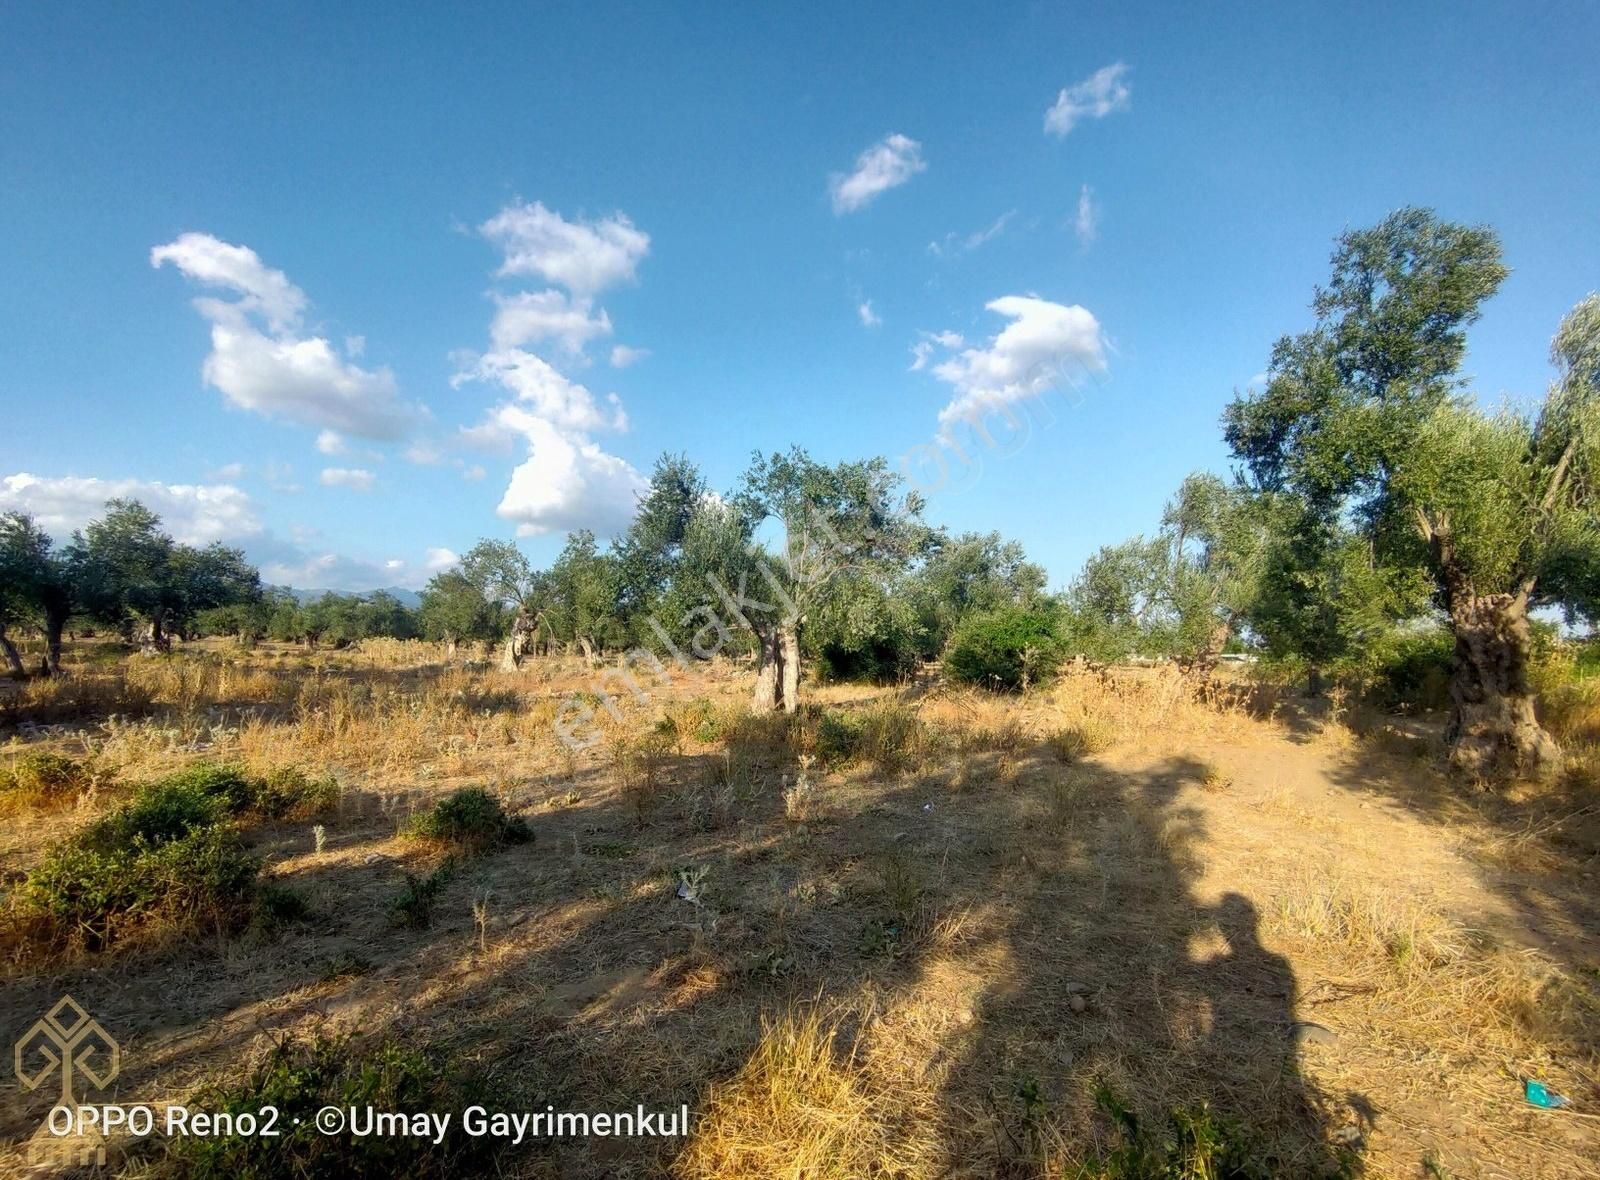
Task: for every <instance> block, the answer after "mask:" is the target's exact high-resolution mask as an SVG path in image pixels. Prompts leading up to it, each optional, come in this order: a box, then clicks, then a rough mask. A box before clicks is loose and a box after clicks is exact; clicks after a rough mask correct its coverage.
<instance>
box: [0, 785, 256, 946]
mask: <svg viewBox="0 0 1600 1180" xmlns="http://www.w3.org/2000/svg"><path fill="white" fill-rule="evenodd" d="M214 815H215V812H214V811H208V810H207V805H206V804H205V803H204V802H203V801H201V802H200V804H199V805H198V806H196V800H195V797H193V796H189V795H183V794H181V793H173V794H171V795H165V796H162V797H161V798H159V799H151V800H146V801H145V804H144V805H143V806H142V807H141V808H139V809H138V811H137V812H136V811H135V809H134V808H133V806H132V805H130V806H129V807H127V808H125V809H123V810H122V811H120V812H117V813H113V814H112V815H111V816H108V817H106V819H105V820H102V821H100V822H99V823H97V824H94V825H92V826H91V827H90V828H88V829H86V830H85V831H84V832H83V833H82V834H81V835H79V836H77V837H74V838H72V839H69V840H66V841H63V842H62V843H61V844H58V845H56V846H55V847H54V848H53V849H51V850H50V852H48V853H47V854H46V855H45V858H44V860H43V861H42V862H41V863H40V864H39V866H38V867H37V868H35V869H34V870H33V871H32V872H31V873H29V874H28V876H27V879H26V880H25V881H23V883H22V884H21V885H20V886H19V887H18V888H17V891H16V893H15V894H14V895H13V898H12V907H13V912H14V914H15V916H16V917H17V918H18V919H20V920H21V922H22V924H23V926H24V929H25V931H26V932H27V934H28V935H30V937H31V941H35V942H42V943H45V944H48V945H54V946H58V947H60V946H70V945H81V946H83V947H84V948H86V949H88V950H103V949H106V948H108V947H110V946H111V945H113V944H114V943H116V942H118V941H121V940H123V939H125V938H126V937H127V936H128V935H129V934H131V933H133V932H134V931H135V930H138V929H140V928H144V927H149V926H152V925H166V926H171V927H173V928H180V929H192V928H196V927H205V926H215V927H217V928H232V927H236V926H238V925H240V924H242V923H243V922H244V921H245V920H246V919H247V918H248V916H249V912H250V902H251V898H252V895H253V893H254V889H255V884H256V876H257V874H258V873H259V871H260V868H261V863H260V861H258V860H257V859H256V858H255V857H253V856H251V855H250V854H249V853H248V852H247V851H246V850H245V848H244V846H243V844H241V843H240V841H239V837H238V834H237V833H236V832H235V831H234V830H233V829H232V827H230V826H225V825H222V824H219V823H216V822H215V820H214V818H213V817H214Z"/></svg>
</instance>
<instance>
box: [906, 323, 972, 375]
mask: <svg viewBox="0 0 1600 1180" xmlns="http://www.w3.org/2000/svg"><path fill="white" fill-rule="evenodd" d="M921 336H922V339H920V340H918V341H917V342H916V343H915V344H913V345H912V346H911V371H912V372H913V373H915V372H918V371H919V370H921V369H926V368H927V367H928V358H929V357H931V356H932V355H933V351H934V349H935V348H936V347H937V348H960V347H961V346H962V345H963V344H965V343H966V342H967V341H966V338H965V337H963V336H962V335H961V333H960V332H949V331H946V332H923V333H921Z"/></svg>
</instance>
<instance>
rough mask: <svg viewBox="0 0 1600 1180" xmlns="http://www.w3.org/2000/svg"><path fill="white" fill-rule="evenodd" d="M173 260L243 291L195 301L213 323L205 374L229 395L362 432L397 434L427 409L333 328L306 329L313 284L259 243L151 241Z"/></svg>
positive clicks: (269, 410)
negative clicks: (332, 335)
mask: <svg viewBox="0 0 1600 1180" xmlns="http://www.w3.org/2000/svg"><path fill="white" fill-rule="evenodd" d="M169 262H170V263H172V264H173V265H174V266H176V267H177V268H178V269H179V270H180V271H182V272H183V273H184V274H185V275H186V276H187V277H189V278H190V279H193V280H194V281H196V282H199V283H203V284H205V285H207V286H212V287H221V288H224V289H225V290H228V291H232V292H233V293H235V294H236V295H238V296H239V298H237V299H235V300H232V301H228V300H223V299H212V298H200V299H196V300H195V301H194V306H195V309H196V310H197V311H199V312H200V314H201V315H202V316H204V317H205V318H206V319H207V320H209V321H210V323H211V353H210V355H209V356H207V357H206V360H205V364H204V366H203V368H202V370H201V373H202V376H203V377H204V379H205V381H206V384H208V385H210V386H212V387H213V388H214V389H217V390H218V391H220V392H221V393H222V395H223V397H225V398H226V399H227V400H228V401H229V402H231V403H233V404H234V405H236V406H239V407H240V408H242V409H246V410H252V411H254V412H256V413H258V414H262V415H264V416H266V417H274V418H283V419H286V420H288V421H291V422H297V423H299V424H301V425H305V426H315V427H321V428H324V429H328V430H337V431H340V432H342V433H344V434H353V435H356V436H358V437H361V438H372V439H395V438H400V437H402V436H403V435H404V434H406V432H407V431H408V430H409V429H410V428H411V425H412V423H413V422H414V420H415V419H416V417H417V415H418V410H417V408H416V407H413V406H408V405H405V404H403V403H402V402H401V401H400V399H399V395H398V391H397V389H396V385H395V379H394V374H393V373H391V372H390V371H389V370H388V369H376V370H369V369H363V368H361V367H360V366H359V365H355V364H352V363H350V362H349V361H347V360H344V359H341V358H340V356H339V355H338V354H337V353H336V352H335V351H334V349H333V346H332V344H330V343H329V342H328V340H327V339H326V338H325V337H322V336H315V335H303V334H302V332H303V329H302V326H301V317H302V315H303V313H304V311H305V307H306V297H305V294H304V292H302V291H301V290H300V289H299V288H298V287H296V286H294V284H292V283H290V282H289V280H288V278H286V277H285V276H284V274H283V272H282V271H278V270H272V269H270V268H268V267H267V266H265V265H264V264H263V263H262V262H261V259H260V258H258V257H257V256H256V253H255V251H254V250H251V249H249V248H248V247H246V246H234V245H230V244H228V243H227V242H222V241H218V240H217V239H216V238H214V237H212V236H210V235H209V234H195V233H189V234H184V235H182V236H181V237H179V238H177V239H176V240H175V241H172V242H169V243H167V244H166V245H165V246H157V247H155V248H154V249H152V250H151V251H150V264H151V265H152V266H157V267H159V266H162V265H164V264H166V263H169ZM263 323H264V325H265V328H266V330H265V331H263V330H262V324H263Z"/></svg>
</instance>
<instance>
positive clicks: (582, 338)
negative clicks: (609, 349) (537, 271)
mask: <svg viewBox="0 0 1600 1180" xmlns="http://www.w3.org/2000/svg"><path fill="white" fill-rule="evenodd" d="M493 299H494V302H495V307H496V309H497V310H496V311H495V314H494V322H493V323H491V324H490V325H489V338H490V339H491V340H493V341H494V346H495V348H497V349H507V348H517V347H519V346H520V345H523V344H529V343H537V342H539V341H542V340H554V341H555V342H556V343H557V344H558V345H559V346H560V347H561V349H562V350H563V351H565V352H567V353H569V354H572V355H577V354H579V353H581V352H583V349H584V346H585V345H587V344H588V343H589V341H591V340H593V339H594V338H595V337H597V336H609V335H611V317H610V316H608V315H607V314H606V311H605V308H600V309H599V310H598V311H594V310H593V301H592V300H589V299H569V298H568V297H567V295H566V294H565V292H562V291H558V290H556V289H555V288H553V287H552V288H551V289H549V290H547V291H519V292H518V293H517V294H515V295H499V294H496V295H494V296H493Z"/></svg>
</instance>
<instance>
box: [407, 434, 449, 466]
mask: <svg viewBox="0 0 1600 1180" xmlns="http://www.w3.org/2000/svg"><path fill="white" fill-rule="evenodd" d="M405 456H406V461H407V462H410V463H415V464H416V465H417V466H418V467H439V466H441V465H442V464H443V463H444V452H443V451H441V450H440V449H439V448H438V446H436V445H435V444H434V443H431V442H429V441H428V440H427V439H425V438H424V439H418V440H417V441H416V442H414V443H412V444H411V445H410V446H409V447H407V448H406V450H405Z"/></svg>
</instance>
